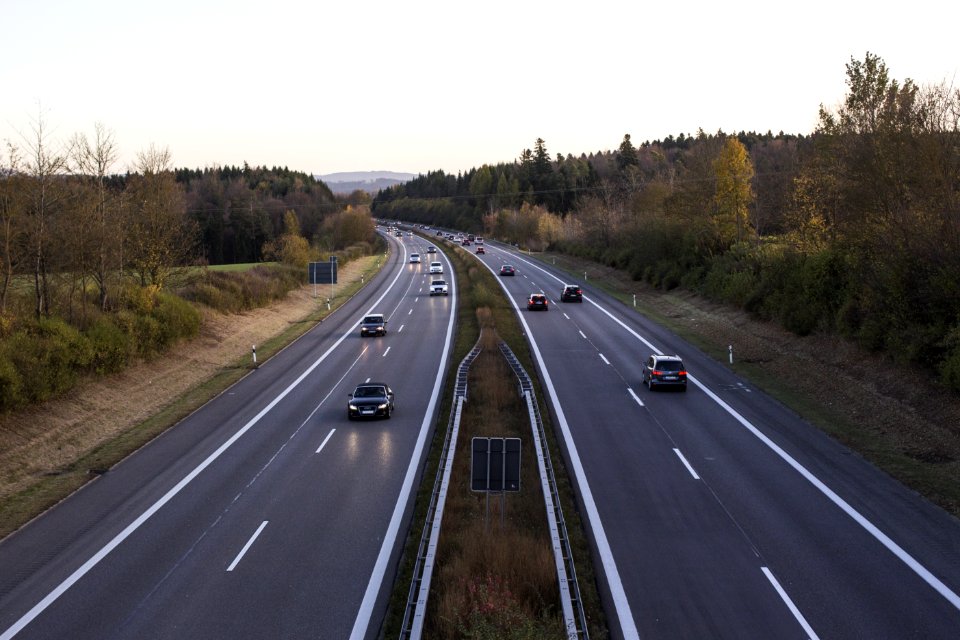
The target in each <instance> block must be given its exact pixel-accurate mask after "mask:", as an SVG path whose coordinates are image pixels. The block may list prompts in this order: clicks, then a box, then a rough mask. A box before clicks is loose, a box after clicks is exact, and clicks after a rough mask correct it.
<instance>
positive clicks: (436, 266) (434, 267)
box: [430, 262, 443, 273]
mask: <svg viewBox="0 0 960 640" xmlns="http://www.w3.org/2000/svg"><path fill="white" fill-rule="evenodd" d="M430 273H443V264H442V263H440V262H431V263H430Z"/></svg>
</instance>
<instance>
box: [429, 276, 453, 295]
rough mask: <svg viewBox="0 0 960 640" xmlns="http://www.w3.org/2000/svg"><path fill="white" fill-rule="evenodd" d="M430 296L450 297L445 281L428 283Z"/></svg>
mask: <svg viewBox="0 0 960 640" xmlns="http://www.w3.org/2000/svg"><path fill="white" fill-rule="evenodd" d="M430 295H432V296H446V295H450V292H449V291H447V282H446V280H433V281H432V282H431V283H430Z"/></svg>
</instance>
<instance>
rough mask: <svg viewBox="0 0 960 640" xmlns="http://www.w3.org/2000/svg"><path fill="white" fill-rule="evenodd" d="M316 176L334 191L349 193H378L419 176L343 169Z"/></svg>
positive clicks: (394, 172) (395, 172)
mask: <svg viewBox="0 0 960 640" xmlns="http://www.w3.org/2000/svg"><path fill="white" fill-rule="evenodd" d="M316 177H317V178H318V179H320V180H323V182H324V183H325V184H326V185H327V186H328V187H330V190H331V191H333V192H334V193H343V194H348V193H353V192H354V191H356V190H358V189H360V190H363V191H366V192H368V193H371V194H374V195H376V193H377V192H378V191H380V190H381V189H386V188H387V187H391V186H393V185H395V184H401V183H403V182H408V181H410V180H413V179H414V178H416V177H417V176H416V174H413V173H400V172H397V171H341V172H339V173H327V174H324V175H319V176H316Z"/></svg>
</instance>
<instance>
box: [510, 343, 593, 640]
mask: <svg viewBox="0 0 960 640" xmlns="http://www.w3.org/2000/svg"><path fill="white" fill-rule="evenodd" d="M500 351H501V352H502V353H503V356H504V357H505V358H506V359H507V362H508V363H509V364H510V368H511V369H513V372H514V373H515V374H516V375H517V378H518V379H519V381H520V394H521V395H522V396H524V397H525V399H526V401H527V409H528V411H529V412H530V427H531V429H532V430H533V436H534V437H533V441H534V444H535V445H536V450H537V462H538V464H539V468H540V483H541V486H542V488H543V496H544V502H545V503H546V509H547V521H548V524H549V528H550V538H551V541H552V543H553V554H554V560H555V562H556V566H557V580H558V582H559V584H560V604H561V607H562V609H563V617H564V625H565V627H566V629H567V638H568V639H569V640H577V639H580V638H582V639H583V640H589V637H590V636H589V635H588V631H587V621H586V615H585V614H584V611H583V601H582V599H581V598H580V585H579V583H578V582H577V570H576V567H575V566H574V563H573V553H572V551H571V549H570V539H569V537H568V535H567V523H566V520H564V518H563V509H562V508H561V506H560V496H559V494H558V492H557V480H556V477H555V476H554V473H553V462H552V461H551V459H550V449H549V447H547V436H546V432H545V431H544V428H543V419H542V417H541V415H540V408H539V407H538V405H537V397H536V394H535V393H534V390H533V383H532V381H531V380H530V376H528V375H527V372H526V371H525V370H524V368H523V365H521V364H520V361H519V360H518V359H517V357H516V355H514V353H513V351H512V350H511V349H510V347H509V346H507V344H506V343H504V342H501V343H500Z"/></svg>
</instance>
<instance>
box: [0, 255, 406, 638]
mask: <svg viewBox="0 0 960 640" xmlns="http://www.w3.org/2000/svg"><path fill="white" fill-rule="evenodd" d="M401 275H403V268H402V267H401V268H399V269H398V270H397V275H396V276H395V277H394V278H393V281H392V282H391V283H390V285H389V286H388V287H387V288H386V289H385V290H384V292H383V294H381V296H380V297H379V298H377V299H376V301H375V302H374V303H373V304H372V305H371V306H370V308H369V309H368V310H367V312H366V313H372V312H373V310H374V309H375V308H376V307H377V305H379V304H380V302H381V301H383V299H384V298H386V297H387V294H388V293H390V290H391V289H393V287H394V285H396V284H397V280H399V279H400V276H401ZM364 315H366V314H364ZM353 332H354V327H353V326H351V327H350V328H349V329H348V330H347V331H346V332H345V333H344V334H343V335H342V336H340V338H338V339H337V341H336V342H334V343H333V344H332V345H330V348H328V349H327V350H326V351H324V352H323V355H321V356H320V357H319V358H317V359H316V360H315V361H314V362H313V364H311V365H310V366H309V367H307V369H306V370H305V371H304V372H303V373H301V374H300V375H299V376H298V377H297V379H296V380H294V381H293V382H291V383H290V385H289V386H288V387H287V388H286V389H284V390H283V391H281V392H280V393H279V394H278V395H277V397H275V398H274V399H273V400H271V401H270V402H269V403H268V404H267V406H265V407H264V408H263V409H261V410H260V412H259V413H258V414H257V415H255V416H254V417H253V418H251V419H250V421H249V422H247V423H246V424H245V425H243V426H242V427H241V428H240V429H239V431H237V432H236V433H234V434H233V435H232V436H230V437H229V438H228V439H227V441H226V442H224V443H223V444H222V445H220V447H218V448H217V450H216V451H214V452H213V453H211V454H210V455H209V456H207V458H206V459H205V460H204V461H203V462H201V463H200V464H199V465H197V466H196V467H195V468H194V469H193V471H191V472H190V473H188V474H187V475H186V476H184V477H183V479H182V480H180V482H178V483H177V484H175V485H174V486H173V488H172V489H170V490H169V491H167V492H166V493H165V494H164V495H163V496H162V497H161V498H160V499H159V500H157V501H156V502H154V503H153V504H152V505H151V506H150V507H149V508H148V509H147V510H146V511H144V512H143V513H141V514H140V515H139V516H138V517H137V518H136V519H134V521H133V522H131V523H130V524H128V525H127V526H126V527H125V528H124V529H123V531H121V532H120V533H118V534H117V535H115V536H114V537H113V539H111V540H110V542H108V543H107V544H105V545H104V546H103V547H101V548H100V550H99V551H97V552H96V553H95V554H93V555H92V556H91V557H90V558H89V559H88V560H87V561H86V562H84V563H83V564H82V565H80V567H79V568H78V569H77V570H76V571H74V572H73V573H71V574H70V575H69V576H68V577H67V578H66V579H65V580H64V581H63V582H61V583H60V584H59V585H57V586H56V587H55V588H54V589H53V591H51V592H50V593H48V594H47V595H46V596H45V597H44V598H43V599H42V600H41V601H40V602H38V603H37V604H35V605H34V606H33V608H31V609H30V611H28V612H26V613H25V614H23V615H22V616H21V617H20V619H19V620H17V621H16V622H15V623H14V624H13V625H12V626H11V627H9V628H8V629H7V630H6V631H4V632H3V633H2V634H0V640H10V639H11V638H13V637H14V636H15V635H17V634H18V633H20V631H21V630H22V629H23V628H24V627H26V626H27V625H28V624H30V623H31V622H32V621H33V620H34V619H35V618H36V617H37V616H38V615H40V614H41V613H43V611H44V610H45V609H46V608H47V607H49V606H50V605H51V604H53V603H54V602H56V600H57V599H58V598H59V597H60V596H62V595H63V594H64V593H65V592H66V591H67V589H69V588H70V587H72V586H73V585H74V584H76V583H77V582H78V581H79V580H80V579H81V578H82V577H83V576H85V575H86V574H87V573H88V572H89V571H90V570H91V569H93V568H94V567H95V566H97V564H99V563H100V561H101V560H103V559H104V558H106V557H107V556H108V555H110V552H112V551H113V550H114V549H116V548H117V547H118V546H120V544H121V543H122V542H123V541H124V540H126V539H127V538H129V537H130V535H131V534H133V532H134V531H136V530H137V529H139V528H140V526H141V525H143V523H144V522H146V521H147V520H149V519H150V518H151V517H152V516H153V514H155V513H156V512H157V511H159V510H160V509H161V508H163V506H164V505H165V504H167V503H168V502H170V500H172V499H173V498H174V497H175V496H176V495H177V494H178V493H180V492H181V491H182V490H183V489H184V487H186V486H187V485H188V484H190V483H191V482H193V480H194V478H196V477H197V476H198V475H200V474H201V473H202V472H203V470H204V469H206V468H207V467H209V466H210V465H211V464H213V462H214V461H215V460H216V459H217V458H219V457H220V456H221V455H223V452H224V451H226V450H227V449H229V448H230V447H232V446H233V444H234V443H235V442H236V441H237V440H239V439H240V438H241V437H243V435H244V434H245V433H246V432H247V431H249V430H250V429H252V428H253V426H254V425H256V424H257V423H258V422H260V420H262V419H263V416H265V415H267V414H268V413H269V412H270V411H271V410H272V409H273V408H274V407H275V406H277V405H278V404H279V403H280V401H281V400H283V399H284V398H286V397H287V395H288V394H289V393H290V392H291V391H293V390H294V389H295V388H297V386H299V385H300V383H301V382H303V381H304V380H305V379H306V377H307V376H309V375H310V374H311V373H313V370H314V369H316V368H317V367H319V366H320V364H321V363H322V362H323V361H324V360H326V359H327V357H328V356H329V355H330V354H331V353H333V351H334V350H335V349H336V348H337V347H339V346H340V345H341V344H342V343H343V341H344V340H346V339H347V337H349V336H351V335H353Z"/></svg>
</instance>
